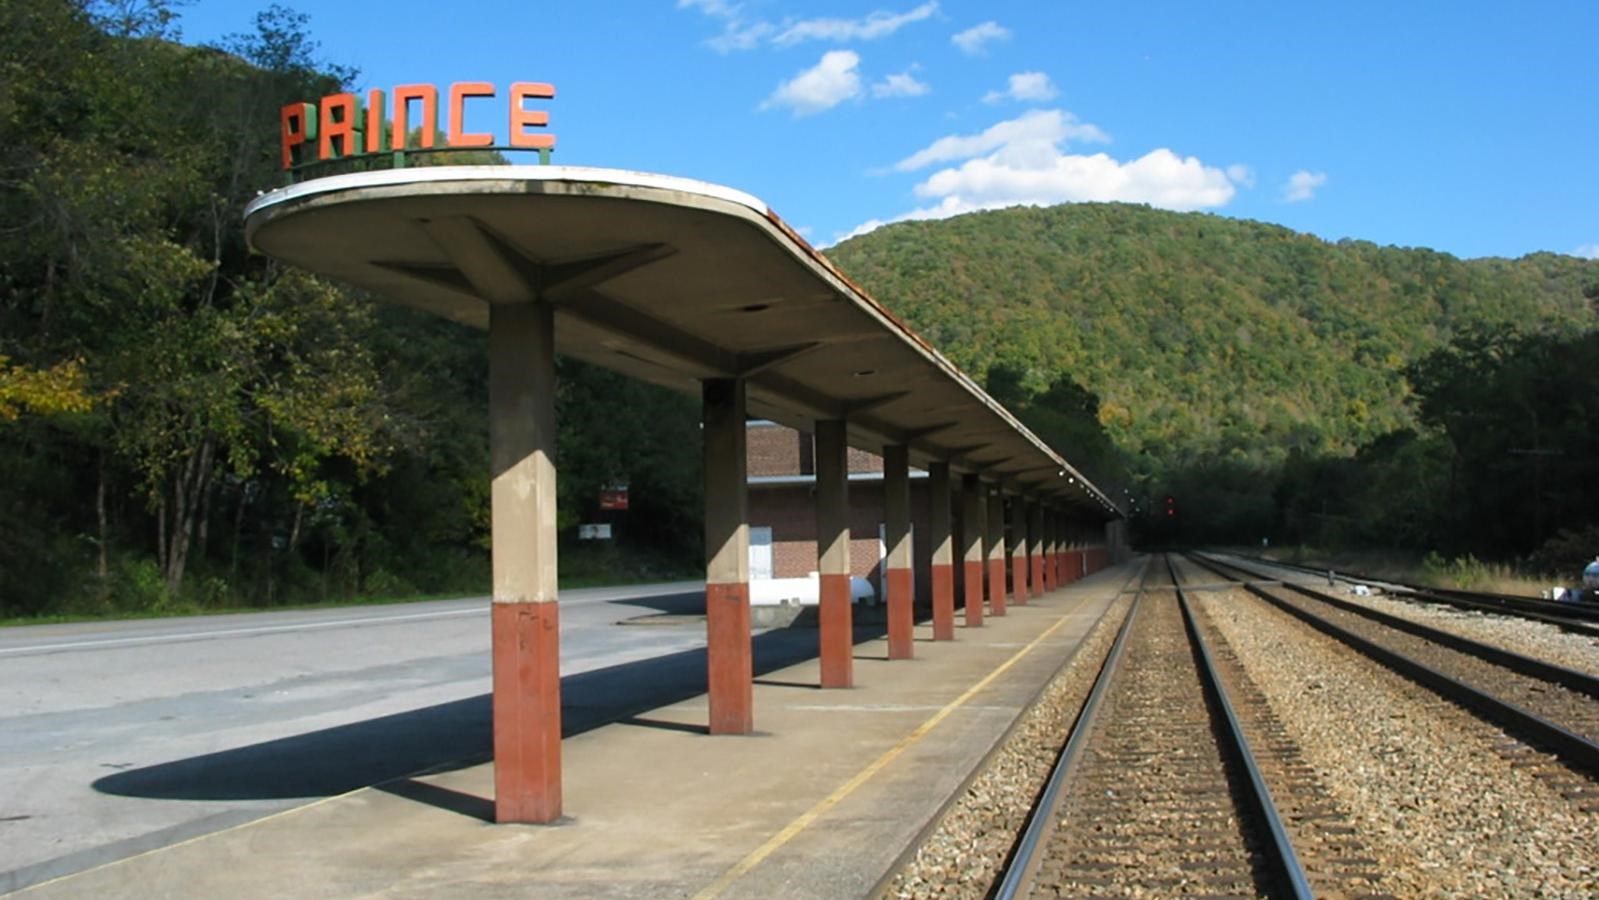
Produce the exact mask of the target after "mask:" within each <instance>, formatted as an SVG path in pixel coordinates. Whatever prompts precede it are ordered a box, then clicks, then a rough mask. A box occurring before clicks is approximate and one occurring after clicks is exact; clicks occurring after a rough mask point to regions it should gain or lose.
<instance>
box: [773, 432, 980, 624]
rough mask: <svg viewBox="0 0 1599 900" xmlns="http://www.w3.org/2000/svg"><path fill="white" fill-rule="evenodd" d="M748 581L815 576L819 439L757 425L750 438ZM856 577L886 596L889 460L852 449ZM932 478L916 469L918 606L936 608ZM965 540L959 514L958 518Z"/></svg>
mask: <svg viewBox="0 0 1599 900" xmlns="http://www.w3.org/2000/svg"><path fill="white" fill-rule="evenodd" d="M745 446H746V448H747V459H748V466H749V522H750V579H751V581H755V580H759V579H764V578H804V577H806V576H807V575H810V574H812V573H814V572H815V571H816V567H817V558H816V497H815V494H816V457H815V452H814V447H815V444H814V442H813V437H812V436H811V435H810V434H808V433H805V432H802V431H796V430H794V429H792V428H789V427H788V426H786V425H779V424H777V423H775V422H767V421H753V422H750V423H749V426H748V432H747V443H746V445H745ZM848 466H849V501H850V523H849V528H850V547H849V557H850V574H851V575H853V576H855V577H858V578H864V579H866V580H867V581H868V582H870V583H871V585H872V588H873V589H874V590H875V591H876V592H877V596H878V597H879V598H881V597H882V596H883V559H884V556H885V554H886V552H887V548H886V547H885V545H884V543H883V518H884V517H883V508H884V506H883V504H884V499H883V459H882V457H880V456H878V455H877V454H875V453H869V452H867V451H865V450H859V449H856V448H854V447H851V448H849V463H848ZM927 481H928V479H927V473H926V472H924V471H921V470H919V469H915V468H913V469H911V473H910V489H911V490H910V494H911V547H912V554H913V560H914V563H913V567H912V570H911V571H912V573H913V574H912V583H913V585H914V587H915V591H916V602H917V604H918V605H919V606H926V605H927V604H928V603H930V602H931V584H930V581H929V578H928V575H927V573H928V572H930V571H931V566H932V548H931V547H930V546H929V544H928V542H927V541H925V540H919V539H918V535H925V534H928V533H929V527H930V526H929V519H928V508H927ZM956 519H957V521H956V523H955V528H956V533H957V534H958V533H959V521H958V519H959V514H958V511H957V514H956Z"/></svg>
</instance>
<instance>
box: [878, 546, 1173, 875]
mask: <svg viewBox="0 0 1599 900" xmlns="http://www.w3.org/2000/svg"><path fill="white" fill-rule="evenodd" d="M1148 568H1149V559H1148V557H1145V558H1143V559H1142V560H1140V561H1139V563H1138V567H1137V568H1136V569H1134V570H1133V571H1132V572H1131V573H1129V574H1128V576H1127V578H1126V579H1124V580H1123V581H1122V585H1121V587H1120V588H1118V589H1117V590H1116V597H1115V598H1113V599H1112V600H1111V602H1110V604H1109V605H1108V606H1106V607H1105V610H1104V612H1102V613H1100V619H1096V620H1095V623H1094V624H1093V625H1091V626H1089V629H1088V633H1092V632H1093V631H1094V629H1096V628H1098V627H1099V622H1100V620H1102V619H1104V618H1106V617H1109V616H1110V614H1111V613H1112V611H1114V610H1115V608H1116V601H1117V600H1119V599H1121V595H1122V594H1125V593H1127V589H1128V586H1129V585H1131V584H1132V583H1133V581H1135V580H1138V579H1141V578H1143V577H1144V574H1145V572H1146V571H1147V570H1148ZM1086 643H1087V640H1086V638H1085V640H1084V641H1083V642H1080V643H1078V644H1077V645H1076V646H1075V647H1073V648H1072V650H1071V652H1070V653H1068V654H1067V655H1066V658H1065V659H1063V660H1061V663H1060V665H1059V666H1058V667H1056V669H1055V673H1054V674H1053V675H1051V676H1050V677H1049V679H1047V680H1046V681H1045V682H1044V683H1043V684H1042V685H1040V686H1039V688H1038V690H1037V691H1035V692H1034V693H1033V698H1032V699H1031V700H1029V701H1028V702H1027V705H1026V706H1025V707H1024V708H1023V711H1022V712H1021V713H1019V714H1018V715H1017V716H1016V718H1014V719H1012V720H1011V723H1010V725H1008V726H1006V728H1005V732H1004V733H1003V734H1001V735H1000V737H999V740H997V741H995V742H994V746H992V747H990V748H988V752H987V753H984V754H983V758H982V760H981V761H980V762H978V764H977V765H976V766H975V767H973V768H972V770H971V771H970V772H968V773H967V774H966V777H965V778H963V779H961V783H960V785H959V786H957V787H956V788H955V789H954V790H953V791H950V792H949V796H947V797H945V798H944V802H943V803H941V804H940V805H939V807H938V812H937V813H935V814H934V815H933V816H932V817H931V818H929V819H928V820H927V824H925V825H923V826H922V828H921V830H920V831H919V832H917V834H916V837H915V838H913V839H912V840H910V841H909V842H907V843H906V845H905V849H904V850H902V851H900V854H899V856H898V857H897V858H896V859H895V860H894V864H893V865H891V866H889V867H888V869H887V870H886V871H885V872H884V873H883V875H882V877H881V878H879V879H878V880H877V884H875V885H873V886H872V889H871V890H870V891H867V892H866V894H865V896H867V897H871V898H873V900H882V898H884V897H887V896H888V891H889V888H890V886H891V885H892V884H893V882H894V879H895V878H897V877H898V876H899V875H900V873H902V872H903V871H904V870H905V867H906V866H908V865H910V863H911V861H912V860H913V859H915V858H916V854H917V853H918V852H919V851H920V850H921V849H922V847H923V846H924V845H925V844H926V843H927V840H928V838H930V837H931V836H932V835H933V833H934V832H935V831H937V830H938V827H939V825H941V824H943V822H944V818H945V817H946V816H948V815H949V811H950V810H951V809H954V808H955V804H956V803H958V802H959V801H960V799H961V798H962V797H964V796H965V795H966V792H967V790H968V789H970V788H971V786H972V785H973V784H975V783H976V782H977V780H978V779H979V778H981V777H982V776H983V774H984V773H985V772H987V771H988V770H989V768H990V767H991V765H992V764H993V762H994V760H995V758H997V757H998V756H999V755H1000V753H1001V752H1002V751H1003V750H1004V749H1005V746H1006V745H1007V744H1009V743H1010V741H1011V738H1012V737H1013V736H1015V734H1016V732H1017V731H1018V730H1020V729H1021V727H1022V726H1023V724H1024V723H1025V720H1026V719H1027V713H1028V711H1030V710H1032V708H1033V707H1035V706H1037V705H1038V703H1039V701H1040V700H1041V699H1042V698H1043V696H1044V694H1045V692H1047V691H1048V690H1049V688H1050V686H1051V685H1052V684H1054V682H1055V680H1056V679H1058V678H1059V677H1060V676H1061V674H1062V673H1063V672H1065V671H1066V667H1067V666H1070V665H1071V664H1072V663H1073V662H1074V661H1075V660H1076V659H1077V655H1078V654H1079V653H1081V652H1082V651H1083V647H1084V645H1085V644H1086Z"/></svg>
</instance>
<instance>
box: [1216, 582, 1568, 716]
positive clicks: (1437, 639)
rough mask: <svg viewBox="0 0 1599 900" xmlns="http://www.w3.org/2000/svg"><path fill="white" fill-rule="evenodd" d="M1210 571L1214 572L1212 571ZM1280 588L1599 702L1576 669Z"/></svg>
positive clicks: (1301, 589)
mask: <svg viewBox="0 0 1599 900" xmlns="http://www.w3.org/2000/svg"><path fill="white" fill-rule="evenodd" d="M1217 565H1220V566H1223V567H1226V568H1231V569H1234V570H1236V571H1239V572H1243V573H1245V574H1260V573H1258V572H1255V573H1251V572H1250V570H1249V569H1248V568H1247V567H1244V566H1240V565H1237V564H1236V563H1224V562H1219V561H1218V562H1217ZM1211 571H1217V570H1215V569H1212V570H1211ZM1219 574H1220V573H1219ZM1280 584H1281V585H1282V586H1283V587H1285V588H1287V589H1289V590H1291V591H1293V592H1294V593H1296V594H1303V595H1304V596H1306V597H1309V598H1311V599H1312V600H1317V601H1320V602H1322V603H1325V604H1327V605H1328V606H1332V607H1334V608H1336V609H1341V610H1343V611H1345V612H1348V613H1353V614H1355V615H1357V616H1360V617H1361V618H1364V619H1369V620H1371V621H1373V622H1378V623H1380V624H1383V625H1386V626H1388V627H1389V628H1392V629H1394V630H1396V631H1403V632H1405V633H1406V634H1413V635H1415V636H1416V637H1419V638H1425V639H1426V640H1429V641H1432V642H1433V643H1436V644H1441V645H1443V646H1445V647H1448V648H1449V649H1451V650H1455V651H1458V652H1460V653H1464V654H1467V655H1468V656H1475V657H1477V658H1478V659H1482V660H1486V661H1488V662H1491V663H1493V664H1494V665H1497V666H1502V667H1504V668H1506V669H1509V670H1510V671H1512V672H1515V673H1517V674H1520V675H1526V676H1527V677H1529V678H1537V679H1540V680H1542V681H1550V682H1554V683H1555V684H1560V685H1564V686H1565V687H1568V688H1570V689H1572V690H1574V691H1578V692H1580V693H1584V694H1587V695H1588V696H1590V697H1594V698H1599V677H1595V676H1593V675H1589V674H1588V673H1587V672H1579V671H1577V670H1576V669H1569V668H1567V667H1565V666H1561V665H1556V664H1555V663H1551V662H1545V661H1544V660H1541V659H1534V658H1533V657H1530V656H1523V655H1522V654H1520V653H1516V652H1514V651H1511V650H1506V649H1505V648H1503V647H1495V646H1494V645H1492V644H1484V643H1482V642H1481V641H1474V640H1472V639H1471V638H1467V637H1461V636H1460V635H1458V634H1454V633H1453V632H1449V631H1443V630H1441V629H1438V628H1434V627H1432V626H1430V625H1423V624H1422V623H1420V622H1414V621H1411V620H1410V619H1406V618H1404V617H1403V616H1396V615H1393V614H1391V613H1385V612H1382V611H1380V610H1375V609H1372V608H1370V607H1367V606H1362V605H1360V604H1359V603H1352V602H1350V601H1348V600H1345V599H1343V598H1342V597H1334V596H1333V595H1331V594H1327V593H1324V592H1322V591H1318V590H1315V589H1314V588H1310V587H1306V586H1305V585H1302V584H1294V583H1293V582H1291V581H1284V582H1280Z"/></svg>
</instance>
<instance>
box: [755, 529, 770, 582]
mask: <svg viewBox="0 0 1599 900" xmlns="http://www.w3.org/2000/svg"><path fill="white" fill-rule="evenodd" d="M771 577H772V528H771V526H769V525H751V526H750V580H751V581H765V580H768V579H770V578H771Z"/></svg>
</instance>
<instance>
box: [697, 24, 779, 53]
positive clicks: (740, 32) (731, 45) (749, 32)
mask: <svg viewBox="0 0 1599 900" xmlns="http://www.w3.org/2000/svg"><path fill="white" fill-rule="evenodd" d="M772 30H773V28H772V23H770V22H753V23H751V24H748V25H746V24H744V23H743V22H742V21H740V20H738V19H734V20H731V21H729V22H728V23H727V24H726V25H724V26H723V27H722V33H721V34H719V35H717V36H716V37H713V38H710V39H709V40H707V41H706V42H705V43H706V44H708V45H709V46H710V48H711V49H712V50H715V51H716V52H718V53H729V52H732V51H734V50H753V49H755V48H756V47H758V46H760V43H761V41H762V40H764V39H765V38H766V36H767V35H769V34H771V33H772Z"/></svg>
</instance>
